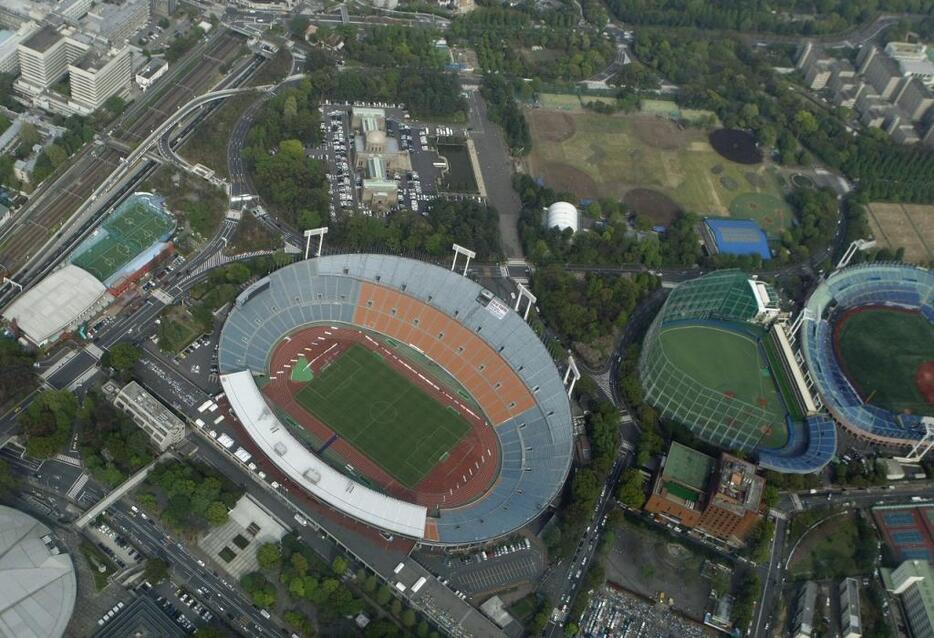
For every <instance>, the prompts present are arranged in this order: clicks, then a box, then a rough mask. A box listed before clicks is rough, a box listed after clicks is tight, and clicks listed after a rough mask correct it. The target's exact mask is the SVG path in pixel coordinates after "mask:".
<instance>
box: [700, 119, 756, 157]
mask: <svg viewBox="0 0 934 638" xmlns="http://www.w3.org/2000/svg"><path fill="white" fill-rule="evenodd" d="M709 139H710V145H711V146H713V149H714V150H715V151H717V152H718V153H720V155H722V156H723V157H725V158H726V159H728V160H730V161H731V162H737V163H739V164H758V163H760V162H761V161H762V151H760V150H759V147H758V146H756V139H755V138H754V137H753V136H752V134H751V133H747V132H746V131H741V130H739V129H735V128H720V129H717V130H716V131H711V132H710V138H709Z"/></svg>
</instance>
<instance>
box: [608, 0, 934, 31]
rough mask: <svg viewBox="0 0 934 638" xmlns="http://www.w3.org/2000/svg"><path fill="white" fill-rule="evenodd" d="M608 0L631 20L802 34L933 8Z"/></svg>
mask: <svg viewBox="0 0 934 638" xmlns="http://www.w3.org/2000/svg"><path fill="white" fill-rule="evenodd" d="M608 5H609V7H610V10H611V11H612V12H613V13H614V14H615V15H616V17H618V18H619V19H620V20H623V21H625V22H627V23H630V24H637V25H665V26H671V27H699V28H702V29H729V30H735V31H743V32H749V31H771V32H775V33H794V34H802V35H812V34H820V33H835V32H838V31H842V30H844V29H847V28H850V27H853V26H856V25H860V24H863V23H866V22H869V21H870V20H872V18H873V17H874V16H875V15H876V14H877V13H879V12H882V13H931V12H932V10H934V8H932V6H931V3H930V2H928V1H927V0H824V1H823V2H814V0H785V1H784V2H782V3H780V4H778V5H775V4H773V3H771V2H735V1H732V0H707V1H706V2H691V1H690V0H609V2H608ZM775 8H777V9H778V11H775V10H774V9H775Z"/></svg>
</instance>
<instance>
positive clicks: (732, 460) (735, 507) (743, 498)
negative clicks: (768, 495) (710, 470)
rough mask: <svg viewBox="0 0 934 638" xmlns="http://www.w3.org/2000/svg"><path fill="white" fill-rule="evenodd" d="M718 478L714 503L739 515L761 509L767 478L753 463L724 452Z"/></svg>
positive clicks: (713, 498)
mask: <svg viewBox="0 0 934 638" xmlns="http://www.w3.org/2000/svg"><path fill="white" fill-rule="evenodd" d="M716 478H717V480H716V483H715V484H714V487H713V496H712V498H711V501H712V502H713V503H714V504H716V505H717V506H718V507H720V508H722V509H728V510H731V511H734V512H735V513H736V514H738V515H742V514H743V513H745V512H758V511H759V506H760V504H761V503H762V493H763V491H764V490H765V479H764V478H762V477H761V476H759V475H758V474H756V467H755V466H754V465H753V464H752V463H749V462H747V461H744V460H742V459H739V458H736V457H735V456H733V455H731V454H723V455H722V456H721V457H720V471H719V474H718V475H717V477H716Z"/></svg>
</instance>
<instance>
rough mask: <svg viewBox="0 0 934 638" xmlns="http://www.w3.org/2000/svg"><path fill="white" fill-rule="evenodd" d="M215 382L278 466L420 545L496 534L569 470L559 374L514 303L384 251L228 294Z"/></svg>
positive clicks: (522, 516)
mask: <svg viewBox="0 0 934 638" xmlns="http://www.w3.org/2000/svg"><path fill="white" fill-rule="evenodd" d="M218 362H219V367H220V371H221V383H222V385H223V388H224V391H225V394H226V396H227V398H228V400H229V402H230V404H231V408H232V410H233V412H234V413H235V414H236V416H237V418H238V420H239V421H240V422H241V424H242V426H243V428H244V429H245V430H246V432H247V434H248V435H249V436H250V438H251V439H252V440H253V442H254V443H255V444H256V446H257V447H258V448H259V450H260V451H261V452H262V453H263V454H264V455H265V456H266V457H268V458H269V460H270V461H271V462H272V463H273V464H274V465H275V466H277V468H278V469H279V470H281V471H282V472H283V473H284V474H285V475H286V476H288V477H289V478H290V480H291V481H292V482H293V483H294V484H296V485H297V486H299V487H301V488H302V489H303V490H304V491H306V492H307V493H309V494H311V495H312V496H314V497H315V498H317V499H318V500H320V501H323V502H324V503H326V504H327V505H329V506H331V507H332V508H334V509H336V510H337V511H339V512H341V513H343V514H345V515H348V516H350V517H352V518H353V519H355V520H357V521H360V522H362V523H365V524H367V525H371V526H373V527H376V528H379V529H380V530H383V531H384V532H385V533H391V534H399V535H402V536H405V537H408V538H412V539H416V540H417V541H419V542H422V543H425V544H432V545H445V546H452V545H468V544H474V543H481V542H485V541H488V540H491V539H494V538H498V537H501V536H504V535H507V534H509V533H511V532H514V531H515V530H518V529H519V528H521V527H523V526H524V525H526V524H527V523H529V522H530V521H531V520H533V519H535V518H536V517H538V516H539V515H540V514H541V513H542V512H543V511H544V510H545V509H546V508H548V506H549V505H550V504H551V503H552V501H553V500H554V499H555V498H556V496H557V495H558V494H559V492H560V490H561V488H562V486H563V484H564V482H565V480H566V478H567V475H568V472H569V470H570V465H571V458H572V438H573V437H572V425H571V411H570V403H569V401H568V394H567V390H566V388H565V386H564V383H563V381H562V378H561V377H560V376H559V374H558V371H557V369H556V368H555V365H554V363H553V361H552V359H551V356H550V355H549V354H548V352H547V351H546V349H545V347H544V345H543V344H542V342H541V341H540V340H539V338H538V337H537V336H536V335H535V333H534V332H533V331H532V330H531V328H530V327H529V326H528V325H527V324H526V323H525V321H524V320H523V319H522V317H521V316H519V315H518V314H516V313H515V312H514V311H513V310H512V309H510V308H509V307H508V306H506V305H505V304H504V303H503V302H502V301H500V300H499V299H497V298H495V297H494V296H493V295H492V294H491V293H490V292H489V291H486V290H485V289H483V288H482V287H481V286H479V285H477V284H476V283H474V282H472V281H470V280H469V279H467V278H465V277H462V276H459V275H457V274H456V273H453V272H450V271H448V270H445V269H443V268H439V267H436V266H432V265H429V264H425V263H422V262H418V261H414V260H411V259H405V258H400V257H394V256H388V255H336V256H329V257H321V258H317V259H312V260H306V261H301V262H298V263H295V264H292V265H290V266H287V267H285V268H282V269H281V270H278V271H276V272H274V273H272V274H271V275H269V276H268V277H265V278H263V279H261V280H259V281H257V282H256V283H254V284H253V285H251V286H250V287H249V288H247V289H246V290H245V291H244V292H243V293H241V294H240V296H239V297H238V298H237V300H236V302H235V304H234V307H233V309H232V310H231V312H230V314H229V316H228V319H227V322H226V323H225V325H224V328H223V331H222V334H221V339H220V344H219V355H218Z"/></svg>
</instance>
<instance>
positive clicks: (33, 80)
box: [17, 25, 88, 94]
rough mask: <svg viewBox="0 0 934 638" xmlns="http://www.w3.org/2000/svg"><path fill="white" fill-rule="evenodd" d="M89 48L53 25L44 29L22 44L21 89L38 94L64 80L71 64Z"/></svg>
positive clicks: (20, 57) (20, 63) (20, 61)
mask: <svg viewBox="0 0 934 638" xmlns="http://www.w3.org/2000/svg"><path fill="white" fill-rule="evenodd" d="M87 49H88V47H87V45H86V44H83V43H81V42H78V41H77V40H74V39H72V38H70V37H68V36H67V35H66V34H65V33H62V32H59V31H57V30H56V29H54V28H52V27H51V26H48V25H46V26H43V27H42V28H41V29H39V30H38V31H36V32H35V33H33V34H32V35H31V36H29V37H28V38H27V39H26V40H25V41H23V42H22V43H20V44H19V46H18V47H17V51H18V52H19V65H20V73H21V77H20V80H19V86H20V87H22V88H23V89H25V90H26V92H28V93H32V94H37V93H40V92H42V91H44V90H45V89H47V88H49V87H50V86H52V85H53V84H55V83H56V82H58V81H59V80H61V79H62V78H63V77H64V76H65V74H66V73H67V72H68V65H69V64H70V63H72V62H74V61H75V60H77V59H78V57H80V56H81V55H82V54H83V53H84V52H85V51H87Z"/></svg>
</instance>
